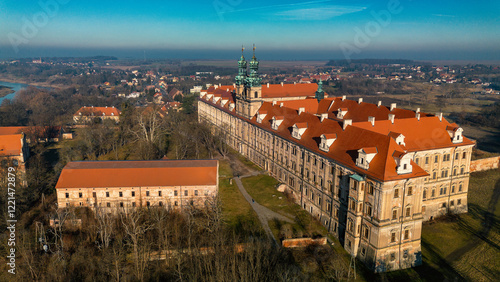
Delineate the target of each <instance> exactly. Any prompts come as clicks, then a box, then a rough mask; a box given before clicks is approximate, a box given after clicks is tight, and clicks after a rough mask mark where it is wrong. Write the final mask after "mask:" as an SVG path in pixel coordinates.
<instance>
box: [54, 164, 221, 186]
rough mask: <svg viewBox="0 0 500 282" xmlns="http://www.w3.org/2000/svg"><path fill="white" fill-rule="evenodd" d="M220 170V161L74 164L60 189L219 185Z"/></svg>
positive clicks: (64, 172) (61, 179)
mask: <svg viewBox="0 0 500 282" xmlns="http://www.w3.org/2000/svg"><path fill="white" fill-rule="evenodd" d="M217 168H218V161H216V160H181V161H179V160H157V161H82V162H70V163H68V164H67V165H66V166H65V167H64V168H63V170H62V172H61V176H60V177H59V180H58V181H57V185H56V188H57V189H62V188H106V187H151V186H153V187H154V186H157V187H161V186H197V185H217V183H218V182H217V179H218V171H217Z"/></svg>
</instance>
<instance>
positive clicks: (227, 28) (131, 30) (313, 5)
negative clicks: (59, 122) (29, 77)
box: [0, 0, 500, 61]
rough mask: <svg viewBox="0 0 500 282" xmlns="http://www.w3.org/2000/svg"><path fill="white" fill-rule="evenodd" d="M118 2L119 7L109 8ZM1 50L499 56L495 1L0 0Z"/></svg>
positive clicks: (27, 53)
mask: <svg viewBox="0 0 500 282" xmlns="http://www.w3.org/2000/svg"><path fill="white" fill-rule="evenodd" d="M118 5H119V6H118ZM0 9H1V10H2V11H3V16H2V17H1V18H0V25H1V26H2V27H3V29H1V30H0V58H1V59H11V58H23V57H55V56H57V57H64V56H94V55H110V56H116V57H120V58H144V57H146V58H174V59H175V58H183V59H235V58H238V57H239V56H240V52H241V51H240V49H241V45H244V46H245V48H246V50H245V55H246V56H248V57H250V56H251V49H252V44H256V46H257V57H258V58H259V59H264V60H305V59H307V60H329V59H346V58H347V59H359V58H390V59H391V58H392V59H394V58H401V59H413V60H486V61H489V60H493V61H495V60H500V36H499V32H498V30H500V17H499V15H500V3H499V2H498V1H480V3H471V2H466V1H449V0H445V1H439V2H436V1H430V0H421V1H411V0H407V1H397V0H386V1H363V0H353V1H329V0H312V1H293V2H290V1H284V0H280V1H273V2H272V3H269V2H268V1H263V0H254V1H243V0H231V1H229V0H214V1H200V0H194V1H190V2H189V3H182V2H178V1H175V2H174V1H147V2H136V1H121V2H120V3H119V4H117V3H113V2H111V3H110V2H104V1H95V0H88V1H85V2H81V1H70V0H41V1H39V2H36V3H33V2H27V1H17V2H14V1H12V2H6V3H0Z"/></svg>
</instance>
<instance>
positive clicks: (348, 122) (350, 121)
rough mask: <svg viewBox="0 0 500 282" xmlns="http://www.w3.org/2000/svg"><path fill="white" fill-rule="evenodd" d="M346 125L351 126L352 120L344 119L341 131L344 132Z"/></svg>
mask: <svg viewBox="0 0 500 282" xmlns="http://www.w3.org/2000/svg"><path fill="white" fill-rule="evenodd" d="M348 125H352V119H344V123H343V124H342V130H345V129H346V127H347V126H348Z"/></svg>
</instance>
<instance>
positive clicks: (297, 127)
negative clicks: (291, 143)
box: [292, 122, 307, 139]
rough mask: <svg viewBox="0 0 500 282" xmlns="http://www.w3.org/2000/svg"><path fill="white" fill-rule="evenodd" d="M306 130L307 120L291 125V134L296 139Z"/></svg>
mask: <svg viewBox="0 0 500 282" xmlns="http://www.w3.org/2000/svg"><path fill="white" fill-rule="evenodd" d="M306 130H307V122H301V123H296V124H294V125H293V132H292V136H293V137H294V138H296V139H300V138H301V137H302V134H304V132H306Z"/></svg>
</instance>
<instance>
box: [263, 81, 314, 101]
mask: <svg viewBox="0 0 500 282" xmlns="http://www.w3.org/2000/svg"><path fill="white" fill-rule="evenodd" d="M316 90H318V85H317V84H316V83H297V84H283V85H281V84H270V85H269V87H268V86H267V85H262V98H280V97H303V96H314V95H315V94H316Z"/></svg>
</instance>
